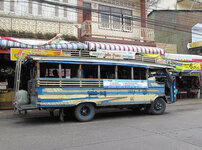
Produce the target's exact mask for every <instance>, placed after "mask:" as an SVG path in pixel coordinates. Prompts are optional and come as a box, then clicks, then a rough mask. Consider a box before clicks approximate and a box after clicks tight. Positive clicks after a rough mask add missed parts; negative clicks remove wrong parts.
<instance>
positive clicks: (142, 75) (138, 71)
mask: <svg viewBox="0 0 202 150" xmlns="http://www.w3.org/2000/svg"><path fill="white" fill-rule="evenodd" d="M146 71H147V70H146V69H145V68H137V67H135V68H134V80H146Z"/></svg>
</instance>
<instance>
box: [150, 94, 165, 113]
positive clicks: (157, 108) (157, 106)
mask: <svg viewBox="0 0 202 150" xmlns="http://www.w3.org/2000/svg"><path fill="white" fill-rule="evenodd" d="M165 110H166V102H165V101H164V99H163V98H157V99H156V100H155V101H154V102H153V103H152V104H151V105H150V109H149V112H150V113H151V114H153V115H161V114H163V113H164V111H165Z"/></svg>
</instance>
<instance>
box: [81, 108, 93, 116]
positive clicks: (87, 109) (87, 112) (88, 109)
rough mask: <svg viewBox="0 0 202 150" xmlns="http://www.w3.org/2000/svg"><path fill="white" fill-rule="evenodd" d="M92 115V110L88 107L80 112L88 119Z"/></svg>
mask: <svg viewBox="0 0 202 150" xmlns="http://www.w3.org/2000/svg"><path fill="white" fill-rule="evenodd" d="M90 113H91V109H90V108H89V107H88V106H83V107H82V108H81V110H80V115H81V116H84V117H87V116H89V115H90Z"/></svg>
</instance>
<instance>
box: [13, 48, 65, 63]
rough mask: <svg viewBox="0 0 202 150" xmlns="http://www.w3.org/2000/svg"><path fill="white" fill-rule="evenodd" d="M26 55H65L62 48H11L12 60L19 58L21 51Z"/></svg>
mask: <svg viewBox="0 0 202 150" xmlns="http://www.w3.org/2000/svg"><path fill="white" fill-rule="evenodd" d="M20 52H22V55H23V56H24V57H26V56H27V55H50V56H65V53H64V52H61V51H60V50H39V49H37V50H35V49H21V48H11V52H10V57H11V60H14V61H16V60H17V59H18V56H19V53H20Z"/></svg>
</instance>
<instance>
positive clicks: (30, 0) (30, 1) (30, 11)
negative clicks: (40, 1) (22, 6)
mask: <svg viewBox="0 0 202 150" xmlns="http://www.w3.org/2000/svg"><path fill="white" fill-rule="evenodd" d="M32 7H33V6H32V0H29V14H32Z"/></svg>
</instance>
